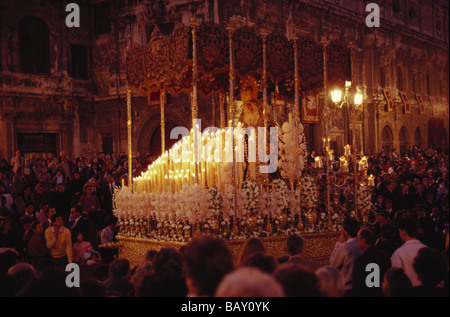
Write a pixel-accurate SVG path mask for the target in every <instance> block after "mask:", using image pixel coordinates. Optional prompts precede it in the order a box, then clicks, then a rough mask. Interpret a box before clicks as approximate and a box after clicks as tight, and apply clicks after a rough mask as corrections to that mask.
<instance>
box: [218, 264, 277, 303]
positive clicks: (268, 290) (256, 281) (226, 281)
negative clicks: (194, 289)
mask: <svg viewBox="0 0 450 317" xmlns="http://www.w3.org/2000/svg"><path fill="white" fill-rule="evenodd" d="M283 296H284V292H283V288H282V287H281V285H280V283H278V282H277V280H276V279H275V278H274V277H273V276H272V275H270V274H268V273H266V272H263V271H261V270H259V269H258V268H254V267H240V268H238V269H236V270H234V271H233V272H231V273H229V274H227V275H226V276H225V277H224V278H223V280H222V281H221V282H220V284H219V285H218V287H217V290H216V293H215V297H283Z"/></svg>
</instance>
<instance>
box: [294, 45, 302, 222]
mask: <svg viewBox="0 0 450 317" xmlns="http://www.w3.org/2000/svg"><path fill="white" fill-rule="evenodd" d="M292 39H293V40H294V120H295V125H296V127H297V133H298V129H299V128H300V108H299V92H298V88H299V87H298V86H299V79H298V44H297V40H298V37H297V36H294V37H293V38H292ZM301 141H303V140H299V142H301ZM296 150H297V155H300V143H297V149H296ZM301 186H302V182H301V181H299V182H298V190H299V192H301ZM300 197H301V195H299V199H301V198H300ZM299 208H300V210H299V215H300V219H299V222H300V223H301V221H302V217H301V215H302V204H301V200H300V202H299Z"/></svg>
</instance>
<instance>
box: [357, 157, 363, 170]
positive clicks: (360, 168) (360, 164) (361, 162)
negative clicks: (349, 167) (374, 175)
mask: <svg viewBox="0 0 450 317" xmlns="http://www.w3.org/2000/svg"><path fill="white" fill-rule="evenodd" d="M358 166H359V170H360V171H364V161H363V160H360V161H359V162H358Z"/></svg>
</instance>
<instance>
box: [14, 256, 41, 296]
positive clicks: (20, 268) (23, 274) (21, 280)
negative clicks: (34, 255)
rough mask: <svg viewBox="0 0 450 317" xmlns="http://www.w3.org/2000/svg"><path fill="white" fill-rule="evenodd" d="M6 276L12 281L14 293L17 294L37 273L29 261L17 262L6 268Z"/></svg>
mask: <svg viewBox="0 0 450 317" xmlns="http://www.w3.org/2000/svg"><path fill="white" fill-rule="evenodd" d="M8 278H9V279H10V280H11V281H12V284H13V287H14V293H15V294H16V295H17V294H18V293H19V292H20V291H21V290H22V289H23V288H24V287H25V286H26V285H27V284H28V283H32V282H33V281H34V280H35V279H36V278H37V273H36V270H35V269H34V267H33V266H32V265H31V264H30V263H26V262H21V263H17V264H16V265H14V266H13V267H11V268H10V269H9V270H8Z"/></svg>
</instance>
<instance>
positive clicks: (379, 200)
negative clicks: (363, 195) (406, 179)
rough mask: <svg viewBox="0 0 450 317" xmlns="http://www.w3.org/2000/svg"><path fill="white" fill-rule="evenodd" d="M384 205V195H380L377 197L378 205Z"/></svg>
mask: <svg viewBox="0 0 450 317" xmlns="http://www.w3.org/2000/svg"><path fill="white" fill-rule="evenodd" d="M383 203H384V198H383V196H382V195H378V196H377V204H378V205H380V206H381V205H383Z"/></svg>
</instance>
